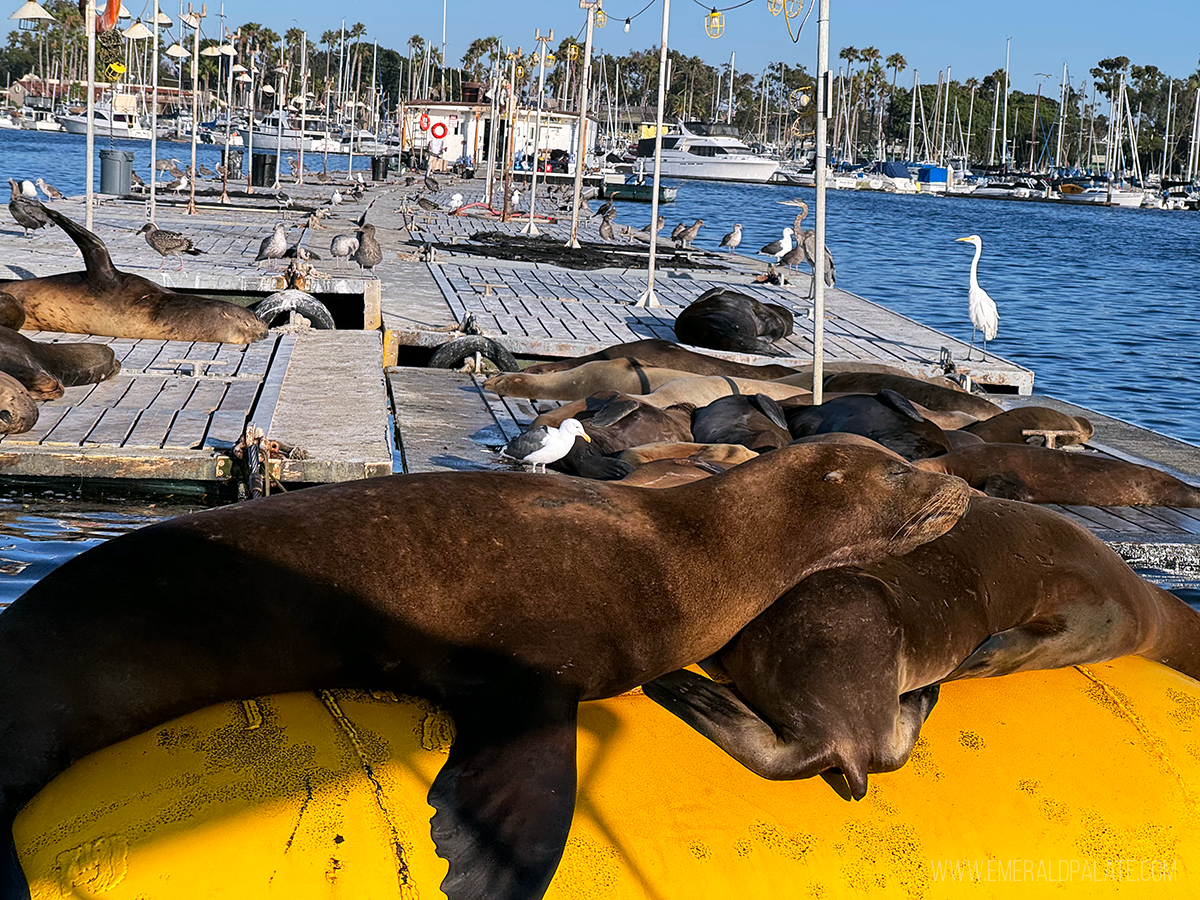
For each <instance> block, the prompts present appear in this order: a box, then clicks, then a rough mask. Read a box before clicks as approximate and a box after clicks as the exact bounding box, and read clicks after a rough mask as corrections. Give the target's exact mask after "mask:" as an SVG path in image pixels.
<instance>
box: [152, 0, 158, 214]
mask: <svg viewBox="0 0 1200 900" xmlns="http://www.w3.org/2000/svg"><path fill="white" fill-rule="evenodd" d="M158 16H159V7H158V0H154V48H153V56H154V76H153V77H154V105H153V106H152V107H151V109H150V221H151V222H153V221H154V214H155V199H156V198H155V196H154V189H155V186H156V184H157V182H158V63H159V60H158Z"/></svg>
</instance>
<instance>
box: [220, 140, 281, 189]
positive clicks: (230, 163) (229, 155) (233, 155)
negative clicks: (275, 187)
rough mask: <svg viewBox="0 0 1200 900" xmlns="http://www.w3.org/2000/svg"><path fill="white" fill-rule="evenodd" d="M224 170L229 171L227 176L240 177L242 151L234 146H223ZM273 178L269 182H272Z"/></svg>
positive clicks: (231, 177)
mask: <svg viewBox="0 0 1200 900" xmlns="http://www.w3.org/2000/svg"><path fill="white" fill-rule="evenodd" d="M224 153H225V171H226V172H228V173H229V178H230V179H233V178H240V177H241V174H242V155H243V151H241V150H238V149H236V148H234V147H227V148H225V151H224ZM274 183H275V182H274V180H272V181H271V184H274Z"/></svg>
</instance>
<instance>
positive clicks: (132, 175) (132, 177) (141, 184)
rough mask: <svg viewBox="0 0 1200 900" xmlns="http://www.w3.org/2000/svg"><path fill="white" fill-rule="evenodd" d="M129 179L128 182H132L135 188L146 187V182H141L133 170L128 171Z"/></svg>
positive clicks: (140, 177)
mask: <svg viewBox="0 0 1200 900" xmlns="http://www.w3.org/2000/svg"><path fill="white" fill-rule="evenodd" d="M129 178H130V181H132V182H133V184H134V185H135V186H137V187H145V186H146V182H144V181H142V176H141V175H139V174H138V173H137V172H135V171H133V169H130V170H129Z"/></svg>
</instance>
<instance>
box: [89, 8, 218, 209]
mask: <svg viewBox="0 0 1200 900" xmlns="http://www.w3.org/2000/svg"><path fill="white" fill-rule="evenodd" d="M110 2H116V0H110ZM207 12H208V6H207V4H203V3H202V4H201V5H200V13H199V15H197V14H196V13H195V12H194V11H193V9H192V5H191V4H190V3H189V4H188V16H189V17H190V19H191V21H189V22H188V24H189V25H191V26H192V28H193V29H194V30H193V31H192V173H191V175H190V176H189V177H188V188H189V194H188V205H187V212H188V215H192V214H193V213H195V212H196V137H197V135H198V133H199V129H198V128H197V125H199V122H197V119H198V118H199V116H200V111H199V108H198V106H197V104H198V103H199V99H200V98H199V93H200V91H199V81H200V20H201V19H203V18H204V16H205V14H206V13H207Z"/></svg>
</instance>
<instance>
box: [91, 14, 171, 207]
mask: <svg viewBox="0 0 1200 900" xmlns="http://www.w3.org/2000/svg"><path fill="white" fill-rule="evenodd" d="M158 16H159V7H158V0H154V45H153V54H154V105H153V106H152V107H151V109H150V221H151V222H153V221H154V213H155V200H156V198H155V196H154V188H155V184H156V182H157V181H158V64H159V59H158ZM90 180H91V179H89V181H90Z"/></svg>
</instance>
